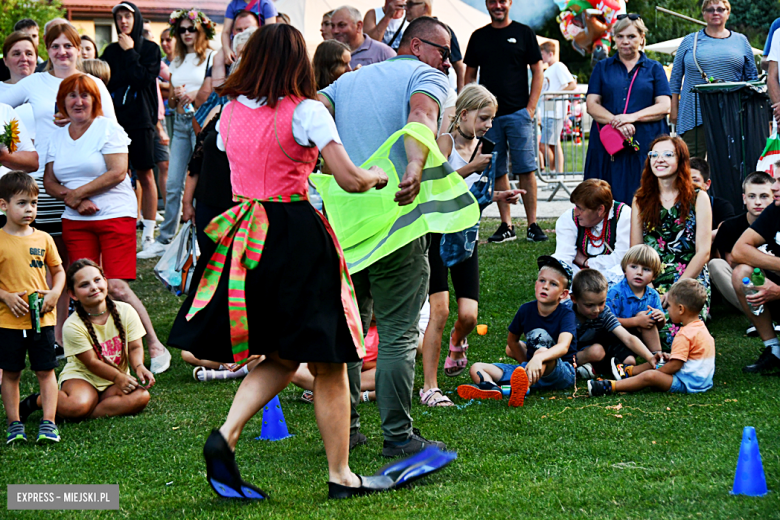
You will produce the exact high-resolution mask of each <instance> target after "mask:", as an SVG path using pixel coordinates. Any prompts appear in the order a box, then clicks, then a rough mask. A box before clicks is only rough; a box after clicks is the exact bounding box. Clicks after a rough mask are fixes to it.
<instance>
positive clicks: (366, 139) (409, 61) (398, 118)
mask: <svg viewBox="0 0 780 520" xmlns="http://www.w3.org/2000/svg"><path fill="white" fill-rule="evenodd" d="M448 88H449V83H448V80H447V76H446V75H445V74H444V73H443V72H441V71H439V70H436V69H434V68H433V67H431V66H429V65H426V64H425V63H423V62H421V61H420V60H418V59H417V58H416V57H414V56H407V55H404V56H398V57H395V58H391V59H389V60H386V61H383V62H381V63H374V64H373V65H368V66H366V67H361V68H360V70H356V71H354V72H349V73H347V74H344V75H343V76H341V77H340V78H339V79H338V80H336V82H335V83H332V84H331V85H329V86H327V87H326V88H325V89H323V90H321V91H320V94H323V95H324V96H325V97H327V98H328V99H329V100H330V103H331V104H332V105H333V108H334V110H335V113H336V117H335V119H336V128H337V129H338V131H339V135H340V136H341V140H342V142H343V143H344V148H345V149H346V151H347V154H348V155H349V158H350V159H352V162H354V163H355V164H357V165H360V164H362V163H363V162H365V161H366V159H368V158H369V157H371V154H373V153H374V152H375V151H376V150H377V149H378V148H379V147H380V146H381V145H382V143H384V142H385V141H386V140H387V138H388V137H390V136H391V135H392V134H393V133H395V132H397V131H398V130H400V129H401V128H403V127H404V126H406V122H407V120H408V119H409V111H410V108H409V100H410V99H411V97H412V95H413V94H416V93H422V94H426V95H427V96H430V97H431V98H432V99H433V100H435V101H436V103H438V104H439V108H440V109H441V105H442V104H443V103H444V101H445V100H446V99H447V89H448ZM390 160H391V161H392V162H393V164H394V165H395V168H396V172H397V173H398V175H399V178H400V177H403V174H404V171H405V170H406V165H407V160H406V151H405V149H404V145H403V139H399V140H398V142H397V143H396V144H395V145H394V146H393V149H392V151H391V153H390ZM388 173H389V172H388Z"/></svg>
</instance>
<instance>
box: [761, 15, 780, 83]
mask: <svg viewBox="0 0 780 520" xmlns="http://www.w3.org/2000/svg"><path fill="white" fill-rule="evenodd" d="M778 28H780V18H778V19H776V20H775V21H774V22H772V25H771V26H770V27H769V34H767V35H766V44H764V54H763V55H762V56H761V70H763V71H766V72H768V71H769V62H768V61H767V57H768V56H769V51H770V50H771V49H772V37H773V36H774V35H775V31H776V30H777V29H778Z"/></svg>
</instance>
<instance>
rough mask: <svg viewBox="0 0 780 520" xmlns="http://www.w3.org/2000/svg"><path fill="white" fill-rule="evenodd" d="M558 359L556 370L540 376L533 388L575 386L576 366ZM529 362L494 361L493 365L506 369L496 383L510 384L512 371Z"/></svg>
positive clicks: (561, 388)
mask: <svg viewBox="0 0 780 520" xmlns="http://www.w3.org/2000/svg"><path fill="white" fill-rule="evenodd" d="M556 361H557V363H556V364H555V370H553V371H552V374H549V375H546V376H544V377H542V378H540V379H539V381H537V382H536V384H535V385H533V386H532V387H531V388H532V389H534V390H564V389H566V388H573V387H574V376H575V374H576V372H575V370H574V366H572V364H571V363H569V362H568V361H563V360H562V359H561V358H558V359H557V360H556ZM527 364H528V363H520V364H519V365H512V364H510V363H493V366H496V367H498V368H500V369H501V370H503V371H504V373H503V374H501V380H500V381H496V384H497V385H499V386H500V385H508V384H509V383H510V382H511V379H512V372H514V371H515V369H516V368H517V367H523V368H525V366H526V365H527Z"/></svg>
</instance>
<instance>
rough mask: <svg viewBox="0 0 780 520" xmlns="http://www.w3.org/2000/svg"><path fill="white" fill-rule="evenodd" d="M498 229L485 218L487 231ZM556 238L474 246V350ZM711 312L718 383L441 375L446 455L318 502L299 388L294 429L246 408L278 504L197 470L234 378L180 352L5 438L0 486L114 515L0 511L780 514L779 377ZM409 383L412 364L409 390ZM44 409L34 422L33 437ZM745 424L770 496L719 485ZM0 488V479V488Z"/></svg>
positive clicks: (481, 357) (171, 303)
mask: <svg viewBox="0 0 780 520" xmlns="http://www.w3.org/2000/svg"><path fill="white" fill-rule="evenodd" d="M543 227H547V228H550V227H553V226H552V223H550V222H547V223H545V225H544V226H543ZM493 228H494V222H491V223H488V224H487V225H485V226H484V227H483V231H484V232H485V233H486V232H488V231H490V232H492V231H493ZM483 234H484V233H483ZM553 248H554V243H553V241H552V240H551V241H550V242H548V243H546V244H529V243H526V242H522V241H519V240H518V241H516V242H513V243H509V244H504V245H484V246H481V251H480V257H481V264H482V266H481V283H482V291H481V302H480V303H481V312H480V320H479V322H480V323H486V324H487V325H488V326H489V332H488V335H487V336H477V335H476V334H474V335H472V337H471V338H470V343H471V347H472V348H471V350H470V351H469V360H470V362H474V361H490V362H495V361H500V360H501V359H502V358H503V357H504V345H505V339H506V326H507V325H508V324H509V321H510V320H511V319H512V316H513V315H514V312H515V311H516V309H517V307H518V306H519V305H520V304H521V303H523V302H526V301H529V300H531V299H533V280H534V279H535V276H536V270H535V268H534V266H535V258H536V257H537V256H538V255H540V254H543V253H550V252H552V251H553ZM152 265H153V262H152V261H147V262H143V263H141V264H140V265H139V270H138V271H139V275H140V276H139V279H138V280H137V281H136V282H135V283H134V285H133V287H134V290H135V291H137V292H138V293H139V296H141V298H142V299H143V300H144V301H145V302H146V304H147V306H148V309H149V312H150V314H151V315H152V316H153V317H154V318H153V319H154V322H155V326H156V327H157V328H158V331H159V333H160V335H161V337H163V338H165V337H166V336H167V334H168V330H169V328H170V325H171V323H172V321H173V317H174V315H175V313H176V312H177V310H178V307H179V300H178V299H177V298H175V297H174V296H172V295H170V294H168V293H166V292H164V291H163V289H162V287H161V286H160V285H159V283H158V282H157V281H156V280H155V279H154V276H153V275H152V274H151V268H152ZM453 308H454V304H453ZM713 314H714V315H715V316H716V319H715V320H713V321H711V322H710V327H711V331H712V334H713V335H714V336H715V339H716V343H717V348H718V355H717V364H718V369H717V372H716V374H715V387H714V388H713V389H712V390H711V391H709V392H707V393H706V394H704V395H692V396H681V395H667V394H653V393H649V392H646V393H640V394H636V395H617V396H613V397H608V398H602V399H590V398H588V397H587V390H586V387H585V385H584V384H582V383H580V384H579V385H578V387H577V390H576V391H575V392H574V393H573V395H572V393H571V392H551V393H543V394H532V395H531V396H529V397H528V399H526V405H525V406H524V407H522V408H517V409H509V408H508V407H507V405H506V401H504V402H495V401H490V402H483V403H480V402H470V403H468V402H464V401H462V400H460V399H459V398H458V397H457V395H456V394H455V393H454V389H455V387H456V386H457V385H458V384H461V383H464V382H466V380H467V379H466V378H467V376H466V375H465V374H464V375H463V376H461V377H459V378H456V379H448V378H446V377H445V376H444V375H443V374H442V375H441V376H440V379H439V381H440V384H441V386H442V387H443V389H444V390H445V391H446V392H448V393H449V394H450V396H451V397H452V398H453V400H454V401H455V403H456V404H457V405H458V407H457V408H450V409H428V408H425V407H422V406H421V405H419V402H417V401H416V402H415V406H414V409H413V413H414V418H415V426H417V427H419V428H421V430H422V433H423V435H424V436H427V437H429V438H433V439H440V440H442V441H445V442H446V443H447V445H448V446H449V447H450V448H451V449H453V450H456V451H457V452H458V460H456V461H455V462H454V463H453V464H452V465H451V466H450V467H448V468H447V469H445V470H444V471H442V472H440V473H439V474H437V475H434V476H433V477H431V478H428V479H427V480H425V481H423V482H422V483H421V484H419V485H416V486H414V487H412V488H410V489H404V490H400V491H396V492H392V493H387V494H384V495H378V496H372V497H365V498H360V499H355V500H351V501H345V502H333V501H328V500H327V499H326V495H327V487H326V485H325V482H326V480H327V472H326V463H325V455H324V451H323V448H322V443H321V441H320V437H319V433H318V431H317V428H316V425H315V422H314V411H313V408H312V407H311V406H310V405H307V404H304V403H301V402H298V401H297V397H298V395H299V394H300V392H299V391H298V390H297V389H294V388H289V389H287V390H285V391H284V392H283V393H282V395H281V402H282V406H283V409H284V413H285V417H286V419H287V422H288V424H289V427H290V430H291V433H293V434H294V435H295V436H294V437H292V438H290V439H287V440H283V441H280V442H277V443H269V442H263V441H255V440H253V439H254V437H256V436H258V435H259V433H260V421H259V419H257V418H255V419H253V420H252V421H251V422H250V423H249V424H248V425H247V429H246V430H245V432H244V435H243V437H242V440H241V441H240V442H239V445H238V462H239V465H240V467H241V468H242V470H243V473H244V476H245V478H246V479H248V480H250V481H252V482H254V483H255V484H257V485H258V486H259V487H261V488H263V489H265V490H266V491H267V492H269V493H270V494H271V497H272V499H271V500H269V501H267V502H266V503H251V504H244V503H237V502H227V501H224V500H220V499H217V498H216V497H215V495H214V494H213V492H212V491H211V489H210V488H209V487H208V485H207V483H206V480H205V478H204V477H205V466H204V464H203V460H202V455H201V449H202V446H203V442H204V441H205V438H206V436H207V435H208V432H209V431H210V429H211V428H212V427H215V426H218V425H219V424H220V423H221V421H222V420H223V419H224V417H225V415H226V413H227V410H228V408H229V406H230V402H231V399H232V396H233V394H234V392H235V391H236V388H237V387H238V383H237V382H211V383H205V384H204V383H198V382H195V381H194V380H193V379H192V370H191V368H190V367H188V366H185V365H184V363H183V362H182V361H181V359H180V358H178V356H177V355H175V356H174V362H173V365H172V368H171V370H170V371H168V372H166V373H165V374H163V375H161V376H160V378H159V382H158V384H157V386H155V387H154V388H153V389H152V401H151V403H150V405H149V407H148V408H147V410H146V411H145V412H144V413H142V414H141V415H140V416H138V417H129V418H114V419H102V420H95V421H89V422H85V423H81V424H63V425H61V426H60V431H61V434H62V438H63V441H62V442H61V443H60V444H59V445H56V446H51V447H39V446H36V445H35V444H34V443H28V445H26V446H13V447H6V446H0V481H1V482H2V483H3V484H119V487H120V506H121V511H119V512H113V511H107V512H89V511H87V512H78V511H61V512H56V511H55V512H50V513H45V514H44V513H41V512H35V511H31V512H16V511H3V512H2V513H0V518H2V519H5V518H28V519H38V518H128V519H134V520H135V519H139V520H151V519H158V518H160V519H166V520H169V519H174V518H175V519H179V518H188V519H189V518H192V519H204V520H205V519H212V518H225V519H233V518H340V519H342V520H346V519H352V518H380V517H381V518H387V519H390V518H411V517H416V518H426V519H427V518H447V519H449V518H510V517H518V518H561V519H570V518H587V519H591V518H599V519H601V518H620V519H624V518H637V519H639V518H728V519H736V518H760V519H764V518H778V517H779V516H780V513H778V509H779V508H780V492H778V491H780V479H779V478H778V476H780V460H779V457H778V453H779V452H780V450H779V449H778V448H779V447H780V440H779V439H780V421H778V411H779V410H780V406H778V403H777V400H776V396H777V395H778V393H779V392H780V378H777V377H758V376H747V375H743V373H742V371H741V368H742V366H743V365H745V364H747V363H748V362H750V361H752V360H753V359H754V358H755V357H756V355H757V353H758V348H759V347H760V345H761V343H760V341H759V340H757V339H748V338H746V337H744V335H743V334H744V330H745V327H746V320H745V319H744V318H743V317H742V316H740V315H738V314H736V313H735V312H730V311H729V310H727V309H726V307H724V306H723V305H722V304H719V305H717V306H715V308H714V309H713ZM254 333H259V334H262V331H254ZM226 341H227V338H226ZM443 362H444V360H443V358H442V363H443ZM440 373H441V372H440ZM421 385H422V366H421V365H420V364H418V367H417V381H416V384H415V392H417V390H418V389H419V388H420V386H421ZM34 388H35V383H34V376H32V375H31V374H30V373H29V372H27V373H25V376H24V377H23V380H22V395H26V394H27V393H29V392H31V391H32V390H33V389H34ZM360 410H361V413H362V422H363V432H364V433H365V434H366V435H367V436H368V438H369V444H368V445H367V446H361V447H359V448H357V449H356V450H355V451H354V452H353V454H352V457H351V465H352V467H353V469H354V470H356V471H357V472H364V473H373V471H375V470H376V469H377V468H379V467H380V466H381V465H384V464H385V463H386V460H385V459H383V458H382V457H381V456H380V451H381V446H382V437H381V434H380V428H379V414H378V412H377V409H376V406H375V404H373V403H370V404H363V405H361V407H360ZM39 418H40V416H39V415H34V416H33V417H32V418H31V420H30V421H29V422H28V426H27V428H28V433H30V432H31V431H32V432H34V431H35V428H36V421H37V420H38V419H39ZM746 425H750V426H755V428H756V430H757V432H758V439H759V442H760V446H761V452H762V456H763V463H764V468H765V471H766V475H767V480H768V483H769V488H770V489H773V490H774V492H772V493H770V494H769V495H768V496H766V497H764V498H747V497H734V496H730V495H729V491H730V489H731V486H732V482H733V478H734V471H735V467H736V463H737V455H738V452H739V446H740V441H741V436H742V429H743V428H744V427H745V426H746ZM0 489H2V493H5V492H6V487H5V485H2V486H0ZM0 500H3V501H4V500H5V497H4V496H2V497H0Z"/></svg>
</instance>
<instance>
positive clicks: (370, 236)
mask: <svg viewBox="0 0 780 520" xmlns="http://www.w3.org/2000/svg"><path fill="white" fill-rule="evenodd" d="M405 135H408V136H410V137H413V138H414V139H416V140H417V141H419V142H420V143H421V144H423V145H424V146H425V147H426V148H428V158H427V160H426V161H425V165H424V167H423V172H422V181H421V183H420V193H419V195H418V196H417V198H416V199H415V200H414V202H413V203H412V204H409V205H407V206H399V205H398V204H397V203H396V202H395V201H394V200H393V199H394V198H395V193H396V192H397V191H398V184H399V183H400V177H399V175H398V172H396V169H395V166H394V165H393V163H392V161H390V158H389V157H390V149H391V148H392V147H393V145H394V144H395V142H396V141H398V139H401V138H403V136H405ZM371 166H379V167H380V168H382V170H384V171H385V173H386V174H387V177H388V183H387V186H386V187H385V188H383V189H381V190H375V189H371V190H368V191H367V192H364V193H347V192H346V191H344V190H343V189H341V187H339V185H338V184H337V183H336V180H335V179H334V178H333V177H332V176H331V175H322V174H314V175H312V176H311V177H310V178H311V180H312V182H313V183H314V185H315V186H316V188H317V191H319V192H320V194H321V195H322V200H323V203H324V206H325V210H326V211H327V212H328V220H329V221H330V224H331V226H332V227H333V230H334V231H335V232H336V236H337V237H338V240H339V243H340V244H341V248H342V249H343V251H344V256H345V258H346V261H347V268H348V269H349V272H350V273H356V272H358V271H361V270H362V269H365V268H366V267H368V266H370V265H371V264H373V263H374V262H376V261H378V260H380V259H382V258H384V257H385V256H387V255H389V254H390V253H392V252H394V251H397V250H398V249H400V248H401V247H403V246H405V245H406V244H408V243H409V242H411V241H413V240H415V239H417V238H419V237H421V236H423V235H425V234H427V233H454V232H456V231H462V230H464V229H467V228H470V227H471V226H473V225H474V224H476V223H477V221H479V216H480V212H479V205H478V204H477V201H476V199H475V198H474V196H473V195H472V194H471V193H470V192H469V189H468V187H467V186H466V182H465V181H464V180H463V177H461V176H460V174H458V172H456V171H455V170H453V169H452V166H450V164H449V163H448V162H447V159H446V158H445V157H444V155H442V153H441V151H440V150H439V147H438V145H437V144H436V140H435V139H434V136H433V132H431V130H430V129H429V128H428V127H427V126H425V125H423V124H421V123H409V124H407V125H406V126H405V127H403V128H402V129H401V130H399V131H397V132H396V133H394V134H393V135H391V136H390V137H389V138H388V139H387V141H385V142H384V144H383V145H382V146H380V147H379V149H378V150H377V151H376V152H374V154H373V155H372V156H371V157H370V158H369V159H368V160H367V161H366V162H364V163H363V164H362V165H361V167H362V168H366V169H367V168H370V167H371ZM401 174H403V172H401Z"/></svg>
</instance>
